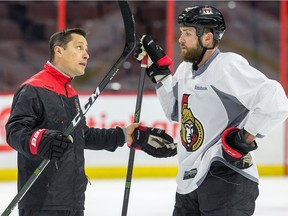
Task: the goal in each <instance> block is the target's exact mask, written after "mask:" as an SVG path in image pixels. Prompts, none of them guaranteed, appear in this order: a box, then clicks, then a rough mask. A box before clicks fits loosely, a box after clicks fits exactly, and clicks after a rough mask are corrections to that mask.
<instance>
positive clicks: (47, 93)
mask: <svg viewBox="0 0 288 216" xmlns="http://www.w3.org/2000/svg"><path fill="white" fill-rule="evenodd" d="M79 107H81V106H80V104H79V98H78V95H77V92H76V91H75V90H74V89H73V88H72V87H71V78H69V77H67V76H65V75H64V74H62V73H61V72H59V71H58V70H57V69H56V68H55V67H53V66H52V65H51V63H49V62H47V63H46V64H45V65H44V69H43V70H42V71H40V72H39V73H37V74H35V75H34V76H32V77H31V78H30V79H28V80H27V81H25V82H24V83H23V84H22V85H21V87H20V89H19V90H18V91H17V92H16V94H15V95H14V98H13V103H12V110H11V115H10V118H9V119H8V122H7V124H6V133H7V143H8V144H9V145H10V146H11V147H12V148H14V149H15V150H17V151H18V190H20V189H21V188H22V187H23V185H24V184H25V183H26V181H27V180H28V179H29V177H30V176H31V175H32V174H33V172H34V171H35V169H36V168H37V167H38V166H39V165H40V163H41V162H42V161H43V159H41V158H40V157H38V156H33V155H32V154H31V153H30V150H29V140H30V136H31V135H32V133H33V132H34V131H36V130H38V129H53V130H60V131H64V130H65V129H66V127H68V125H69V124H70V123H71V121H72V120H73V118H74V117H75V116H76V114H77V112H78V111H79ZM77 110H78V111H77ZM72 136H73V139H74V142H73V144H71V145H70V146H69V148H68V150H67V151H66V152H65V154H64V156H63V157H62V159H61V160H60V161H59V162H57V163H58V169H57V166H55V164H54V163H53V162H50V163H49V165H48V166H47V167H46V168H45V170H44V171H43V172H42V174H41V175H40V176H39V177H38V179H37V180H36V181H35V182H34V184H33V185H32V187H31V188H30V189H29V190H28V192H27V193H26V195H25V196H24V197H23V199H22V200H21V202H20V203H19V205H18V207H19V209H43V210H44V209H46V210H83V209H84V199H85V196H84V193H85V190H86V186H87V182H88V181H87V178H86V175H85V171H84V149H91V150H101V149H106V150H108V151H114V150H115V149H116V148H117V147H118V146H123V144H124V142H125V137H124V133H123V130H122V128H119V127H116V128H115V129H98V128H89V127H88V126H87V125H86V121H85V119H83V120H81V122H80V123H79V124H78V125H77V127H76V128H75V130H74V131H73V132H72Z"/></svg>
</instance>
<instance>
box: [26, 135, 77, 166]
mask: <svg viewBox="0 0 288 216" xmlns="http://www.w3.org/2000/svg"><path fill="white" fill-rule="evenodd" d="M71 143H73V138H72V136H71V135H69V136H68V137H65V136H63V134H62V132H61V131H57V130H47V129H39V130H37V131H35V132H34V133H33V134H32V136H31V138H30V152H31V153H32V154H33V155H39V156H40V157H41V158H43V159H48V160H52V161H58V160H60V158H61V157H62V156H63V154H64V152H65V150H66V149H67V148H68V146H69V144H71Z"/></svg>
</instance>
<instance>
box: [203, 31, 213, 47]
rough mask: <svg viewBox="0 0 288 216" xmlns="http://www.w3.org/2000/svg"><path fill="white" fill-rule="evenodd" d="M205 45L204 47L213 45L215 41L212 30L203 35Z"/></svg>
mask: <svg viewBox="0 0 288 216" xmlns="http://www.w3.org/2000/svg"><path fill="white" fill-rule="evenodd" d="M203 39H204V40H203V46H204V47H212V46H213V41H214V35H213V33H212V32H207V33H206V34H204V37H203Z"/></svg>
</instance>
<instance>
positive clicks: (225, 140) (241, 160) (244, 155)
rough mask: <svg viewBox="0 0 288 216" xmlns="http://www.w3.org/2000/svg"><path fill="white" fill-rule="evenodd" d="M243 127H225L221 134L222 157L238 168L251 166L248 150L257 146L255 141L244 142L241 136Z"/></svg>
mask: <svg viewBox="0 0 288 216" xmlns="http://www.w3.org/2000/svg"><path fill="white" fill-rule="evenodd" d="M243 132H244V129H241V130H239V129H238V128H227V129H226V130H225V131H224V132H223V134H222V149H223V157H224V158H225V159H226V160H227V161H228V162H229V163H231V164H233V165H234V166H236V167H237V168H239V169H246V168H249V167H250V166H252V157H251V155H250V153H249V152H250V151H253V150H255V149H257V148H258V146H257V143H256V142H255V141H253V142H252V143H251V144H248V143H246V142H245V140H244V138H243Z"/></svg>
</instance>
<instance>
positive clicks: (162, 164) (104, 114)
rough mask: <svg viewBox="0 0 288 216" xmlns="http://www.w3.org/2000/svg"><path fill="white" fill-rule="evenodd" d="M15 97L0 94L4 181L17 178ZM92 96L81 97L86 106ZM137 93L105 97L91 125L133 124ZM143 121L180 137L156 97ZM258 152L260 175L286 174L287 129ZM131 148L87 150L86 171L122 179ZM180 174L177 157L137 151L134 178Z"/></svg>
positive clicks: (145, 105)
mask: <svg viewBox="0 0 288 216" xmlns="http://www.w3.org/2000/svg"><path fill="white" fill-rule="evenodd" d="M12 97H13V96H12V95H11V94H6V95H3V94H2V95H0V180H15V179H16V177H17V171H16V168H17V153H16V152H15V151H14V150H13V149H11V148H10V147H9V146H8V145H7V144H6V142H5V123H6V121H7V118H8V116H9V113H10V106H11V103H12ZM88 97H89V95H88V94H81V95H80V100H81V103H82V104H84V103H85V102H86V100H87V99H88ZM135 104H136V94H121V95H118V94H105V93H104V94H102V95H100V96H99V97H98V99H97V100H96V102H95V103H94V104H93V106H92V107H91V108H90V110H89V111H88V113H87V114H86V118H87V123H88V124H89V125H90V126H93V127H99V128H113V127H115V126H124V125H127V124H129V123H131V122H133V114H134V111H135ZM140 119H141V122H142V123H143V124H145V125H148V126H152V127H160V128H164V129H165V130H166V131H167V133H169V134H171V135H172V136H173V137H176V133H177V128H178V126H177V124H176V123H171V122H168V121H167V120H166V117H165V115H164V113H163V111H162V109H161V106H160V103H159V101H158V99H157V97H156V95H155V94H151V93H145V95H144V97H143V102H142V111H141V118H140ZM258 146H259V148H258V149H257V151H255V155H256V160H257V164H258V167H259V173H260V175H284V174H285V165H284V164H285V153H284V152H285V150H286V148H285V126H284V124H281V125H279V126H277V127H276V128H275V129H274V130H273V131H272V132H271V133H270V134H269V135H268V136H266V137H265V138H264V139H261V140H260V139H259V140H258ZM128 157H129V148H127V147H126V146H124V147H122V148H118V149H117V150H116V151H115V152H113V153H111V152H108V151H90V150H86V151H85V159H86V164H85V165H86V172H87V175H88V176H89V177H90V178H122V177H125V176H126V172H127V170H126V169H127V164H128ZM176 173H177V157H172V158H165V159H158V158H153V157H151V156H149V155H146V154H145V153H143V152H141V151H136V154H135V162H134V171H133V176H134V177H174V176H175V175H176Z"/></svg>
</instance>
